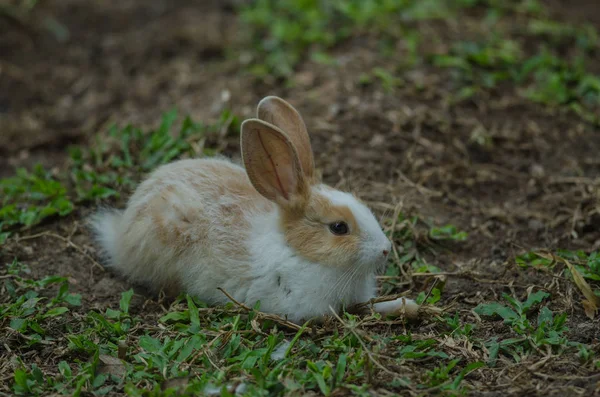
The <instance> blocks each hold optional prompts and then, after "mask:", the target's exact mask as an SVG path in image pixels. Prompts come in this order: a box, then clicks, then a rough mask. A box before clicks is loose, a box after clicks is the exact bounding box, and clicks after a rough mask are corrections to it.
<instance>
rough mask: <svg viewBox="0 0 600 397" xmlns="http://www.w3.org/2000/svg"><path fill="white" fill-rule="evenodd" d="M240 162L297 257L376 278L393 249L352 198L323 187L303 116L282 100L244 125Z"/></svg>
mask: <svg viewBox="0 0 600 397" xmlns="http://www.w3.org/2000/svg"><path fill="white" fill-rule="evenodd" d="M241 148H242V158H243V162H244V165H245V168H246V172H247V173H248V177H249V179H250V181H251V183H252V185H253V186H254V188H255V189H256V190H257V191H258V192H259V193H260V194H261V195H263V196H264V197H265V198H267V199H269V200H271V201H272V202H274V203H276V204H277V206H278V208H279V212H280V219H281V224H280V227H281V230H282V232H283V234H284V236H285V239H286V241H287V243H288V245H289V246H290V247H292V248H293V249H294V250H295V251H296V252H297V253H298V255H301V256H303V257H304V258H306V259H308V260H310V261H314V262H316V263H320V264H322V265H325V266H332V267H340V268H342V269H343V270H348V269H353V270H354V269H355V270H356V273H357V274H358V273H359V272H373V271H376V270H377V269H378V268H380V267H381V266H383V265H384V264H385V262H386V259H387V256H388V254H389V252H390V250H391V243H390V241H389V240H388V238H387V237H386V235H385V234H384V233H383V232H382V230H381V227H380V225H379V223H378V222H377V220H376V219H375V217H374V216H373V214H372V212H371V211H370V210H369V209H368V208H367V207H366V206H365V205H364V204H362V203H361V202H360V201H359V200H358V199H356V198H355V197H354V196H353V195H352V194H349V193H345V192H341V191H339V190H336V189H333V188H331V187H329V186H327V185H324V184H322V183H320V181H319V180H318V178H317V177H316V176H315V169H314V168H315V166H314V158H313V153H312V149H311V145H310V138H309V135H308V132H307V130H306V126H305V124H304V121H303V120H302V118H301V116H300V114H299V113H298V112H297V111H296V110H295V109H294V108H293V107H292V106H291V105H290V104H289V103H287V102H285V101H284V100H282V99H280V98H278V97H273V96H270V97H266V98H264V99H263V100H262V101H260V103H259V105H258V118H255V119H249V120H246V121H244V122H243V123H242V137H241Z"/></svg>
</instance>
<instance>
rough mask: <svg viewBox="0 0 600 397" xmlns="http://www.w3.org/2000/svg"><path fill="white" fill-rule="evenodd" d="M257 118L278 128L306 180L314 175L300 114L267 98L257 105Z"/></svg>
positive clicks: (274, 98)
mask: <svg viewBox="0 0 600 397" xmlns="http://www.w3.org/2000/svg"><path fill="white" fill-rule="evenodd" d="M257 113H258V118H259V119H261V120H264V121H266V122H267V123H270V124H273V125H275V126H276V127H279V129H281V130H282V131H283V132H285V133H286V134H287V135H288V137H289V138H290V140H291V141H292V143H293V144H294V147H295V148H296V150H297V151H298V158H299V159H300V165H301V166H302V170H303V171H304V174H305V175H306V177H307V179H308V180H311V179H312V178H313V175H314V169H315V161H314V157H313V152H312V148H311V146H310V137H309V135H308V131H307V129H306V125H305V124H304V120H302V117H301V116H300V113H298V111H297V110H296V109H294V107H293V106H292V105H290V104H289V103H287V102H286V101H284V100H283V99H281V98H279V97H276V96H268V97H265V98H263V99H262V100H261V101H260V102H259V103H258V110H257Z"/></svg>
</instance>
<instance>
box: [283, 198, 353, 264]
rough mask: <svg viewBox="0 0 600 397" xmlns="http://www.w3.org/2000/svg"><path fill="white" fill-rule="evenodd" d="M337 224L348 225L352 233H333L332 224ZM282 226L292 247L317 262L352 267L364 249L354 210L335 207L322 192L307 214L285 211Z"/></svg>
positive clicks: (312, 202) (313, 199) (312, 201)
mask: <svg viewBox="0 0 600 397" xmlns="http://www.w3.org/2000/svg"><path fill="white" fill-rule="evenodd" d="M336 221H344V222H346V223H347V224H348V226H349V228H350V233H349V234H347V235H344V236H336V235H334V234H333V233H331V232H330V231H329V224H330V223H333V222H336ZM282 225H283V230H284V233H285V236H286V239H287V242H288V244H289V245H290V246H291V247H293V248H294V249H295V250H296V251H298V253H300V255H302V256H303V257H305V258H307V259H309V260H311V261H313V262H318V263H321V264H325V265H329V266H336V267H337V266H349V265H352V262H353V258H355V257H356V255H357V254H358V251H359V249H360V230H359V227H358V223H357V222H356V219H355V218H354V215H353V214H352V211H351V210H350V209H349V208H348V207H346V206H337V205H333V204H332V203H331V202H330V201H329V200H328V199H327V198H326V197H324V196H322V195H320V194H318V193H316V194H313V195H312V197H311V198H310V199H309V201H308V204H307V205H306V206H305V208H304V211H298V210H297V209H295V210H292V211H284V212H283V214H282Z"/></svg>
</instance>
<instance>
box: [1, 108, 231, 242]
mask: <svg viewBox="0 0 600 397" xmlns="http://www.w3.org/2000/svg"><path fill="white" fill-rule="evenodd" d="M176 119H177V113H176V112H175V111H171V112H168V113H166V114H165V115H164V116H163V119H162V123H161V125H160V127H159V128H158V129H156V130H151V131H142V130H141V129H139V128H135V127H133V126H130V125H129V126H126V127H124V128H117V127H116V126H115V127H112V128H111V129H110V131H109V133H108V136H109V139H108V140H107V139H105V138H104V137H102V136H100V135H98V136H97V137H96V140H95V141H96V145H95V146H94V147H92V148H89V149H88V148H85V147H81V146H76V147H72V148H70V150H69V153H70V159H71V166H70V169H69V170H68V171H67V172H66V173H61V174H57V175H54V174H53V173H51V172H49V171H47V170H45V169H44V168H43V167H42V166H41V165H37V166H35V167H34V168H33V170H32V171H31V172H30V171H27V170H25V169H19V170H17V174H16V176H14V177H11V178H6V179H1V180H0V193H1V199H0V200H1V201H0V204H1V207H0V244H2V243H4V242H5V241H6V239H7V238H8V236H9V234H10V231H12V230H15V228H17V227H21V229H27V228H30V227H32V226H34V225H37V224H39V223H40V222H42V221H43V220H45V219H46V218H48V217H51V216H65V215H68V214H70V213H71V212H72V211H73V210H74V209H75V208H76V206H77V205H80V204H84V203H87V202H90V201H97V200H103V199H107V198H111V197H116V196H118V195H119V191H122V190H124V191H131V190H132V189H133V188H134V187H135V185H136V181H137V180H139V177H140V175H141V174H143V173H146V172H149V171H151V170H152V169H154V168H156V167H158V166H159V165H162V164H165V163H168V162H170V161H172V160H175V159H178V158H183V157H193V156H202V155H212V154H214V153H215V151H214V149H212V148H210V147H207V146H205V142H206V139H207V138H208V137H210V136H211V135H214V134H216V133H218V134H222V135H223V134H226V133H228V132H229V131H233V132H235V131H239V122H238V120H237V118H236V117H235V116H234V115H232V114H231V113H230V112H229V111H224V112H223V113H222V115H221V118H220V119H219V121H218V122H216V123H215V124H211V125H204V124H200V123H195V122H193V121H192V120H191V119H190V118H185V119H184V121H183V123H182V124H181V127H180V128H179V130H178V132H177V133H176V134H173V130H174V127H175V121H176Z"/></svg>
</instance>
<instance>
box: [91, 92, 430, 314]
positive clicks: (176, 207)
mask: <svg viewBox="0 0 600 397" xmlns="http://www.w3.org/2000/svg"><path fill="white" fill-rule="evenodd" d="M257 113H258V115H257V117H258V118H251V119H248V120H245V121H244V122H243V123H242V125H241V154H242V156H241V157H242V163H243V167H242V166H241V165H237V164H234V163H233V162H232V161H230V160H228V159H225V158H206V159H184V160H177V161H174V162H172V163H169V164H166V165H163V166H160V167H159V168H158V169H156V170H155V171H153V172H152V173H151V174H150V175H149V176H148V177H147V178H146V179H145V180H144V181H143V182H142V183H141V184H140V185H139V186H138V188H137V189H136V191H135V192H134V194H133V195H132V196H131V198H130V199H129V201H128V203H127V206H126V209H125V210H124V211H118V210H106V209H105V210H100V211H98V212H97V213H96V214H95V215H94V216H93V219H92V228H93V231H94V233H95V237H96V239H97V241H98V244H99V246H100V248H101V251H102V252H103V253H104V255H105V257H106V258H105V259H106V261H107V267H108V268H113V269H115V271H116V272H117V273H120V274H121V275H124V276H125V277H126V278H128V279H129V280H130V281H132V282H135V283H139V284H144V285H146V286H148V287H150V288H152V289H154V290H160V289H162V290H164V291H165V292H167V293H171V294H178V293H181V292H187V293H189V294H191V295H194V296H196V297H198V298H199V299H201V300H203V301H204V302H206V303H207V304H211V305H218V304H224V303H227V302H228V301H229V298H228V297H226V296H225V295H224V294H223V293H222V291H219V290H218V289H217V288H218V287H221V288H222V289H223V290H225V291H227V292H228V293H229V294H230V295H231V296H232V297H233V298H234V299H236V300H237V301H238V302H242V303H245V304H246V305H248V306H253V305H255V304H256V302H257V301H260V310H261V311H264V312H267V313H272V314H277V315H280V316H282V317H285V318H287V319H288V320H289V321H292V322H294V323H302V322H303V321H305V320H309V319H314V318H320V319H323V318H324V317H325V316H326V315H328V314H331V309H330V307H331V308H332V309H333V310H335V311H339V310H341V309H342V308H343V307H344V306H351V305H353V304H356V303H360V302H366V301H368V300H370V299H371V298H374V297H375V294H376V277H375V276H376V274H377V273H378V271H380V270H382V268H384V267H385V265H386V263H387V258H388V255H389V253H390V251H391V249H392V246H391V242H390V240H389V239H388V238H387V236H386V235H385V233H384V232H383V231H382V229H381V227H380V225H379V223H378V222H377V220H376V219H375V217H374V215H373V214H372V212H371V211H370V210H369V209H368V208H367V207H366V206H365V205H364V204H362V203H361V202H360V201H359V200H358V199H357V198H355V197H354V196H353V195H352V194H350V193H345V192H342V191H339V190H336V189H334V188H332V187H329V186H327V185H325V184H323V183H321V181H320V180H319V178H318V177H317V176H316V172H315V164H314V158H313V152H312V149H311V143H310V137H309V134H308V132H307V129H306V126H305V123H304V121H303V119H302V117H301V116H300V114H299V113H298V111H297V110H296V109H294V107H292V105H290V104H289V103H288V102H286V101H284V100H283V99H281V98H279V97H276V96H268V97H265V98H264V99H262V100H261V101H260V102H259V104H258V109H257ZM373 308H374V310H375V311H377V312H379V313H382V314H384V315H386V314H394V313H400V312H402V313H404V314H405V315H407V316H409V317H410V316H415V315H416V313H417V311H418V310H419V305H418V304H417V303H416V302H415V301H413V300H411V299H406V298H399V299H396V300H393V301H388V302H380V303H376V304H375V305H374V306H373Z"/></svg>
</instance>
